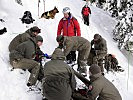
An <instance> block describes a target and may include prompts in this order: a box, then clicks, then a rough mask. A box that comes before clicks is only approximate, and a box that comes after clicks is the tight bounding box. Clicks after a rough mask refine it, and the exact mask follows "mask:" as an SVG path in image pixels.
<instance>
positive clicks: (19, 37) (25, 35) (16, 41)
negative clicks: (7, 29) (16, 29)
mask: <svg viewBox="0 0 133 100" xmlns="http://www.w3.org/2000/svg"><path fill="white" fill-rule="evenodd" d="M35 37H36V36H35V35H34V34H33V33H32V32H31V30H30V29H28V30H27V31H26V32H25V33H23V34H19V35H17V36H16V37H15V38H14V39H13V40H12V41H11V42H10V44H9V47H8V49H9V51H10V52H11V51H12V50H15V48H16V47H17V46H18V45H19V44H21V43H23V42H25V41H27V40H29V38H32V39H33V40H35Z"/></svg>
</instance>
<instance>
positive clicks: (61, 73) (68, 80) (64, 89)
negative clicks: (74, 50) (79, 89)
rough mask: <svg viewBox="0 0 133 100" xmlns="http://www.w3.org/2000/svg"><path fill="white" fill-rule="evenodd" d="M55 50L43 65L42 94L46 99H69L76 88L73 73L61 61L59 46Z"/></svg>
mask: <svg viewBox="0 0 133 100" xmlns="http://www.w3.org/2000/svg"><path fill="white" fill-rule="evenodd" d="M55 51H56V53H55V52H54V53H53V55H52V60H51V61H49V62H47V63H46V64H45V65H44V79H43V95H44V96H45V97H46V98H47V99H48V100H70V98H71V95H72V91H74V89H75V88H76V80H75V75H74V72H73V70H72V69H71V68H70V67H69V66H68V65H67V64H66V63H65V62H64V61H63V60H64V57H65V56H64V55H63V52H62V54H61V53H60V49H59V48H57V49H56V50H55ZM58 51H59V52H58ZM57 52H58V53H57ZM62 58H63V59H62Z"/></svg>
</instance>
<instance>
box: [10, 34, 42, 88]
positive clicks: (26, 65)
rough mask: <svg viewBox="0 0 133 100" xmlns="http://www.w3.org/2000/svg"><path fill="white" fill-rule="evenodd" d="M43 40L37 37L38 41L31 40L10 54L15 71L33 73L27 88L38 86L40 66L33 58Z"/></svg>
mask: <svg viewBox="0 0 133 100" xmlns="http://www.w3.org/2000/svg"><path fill="white" fill-rule="evenodd" d="M42 42H43V38H42V37H41V36H38V37H37V40H36V41H35V40H33V39H32V38H30V39H29V40H28V41H26V42H23V43H21V44H19V45H18V46H17V47H16V49H15V50H13V51H11V52H10V55H9V57H10V63H11V65H12V66H13V68H14V69H17V68H20V69H28V70H30V71H31V74H30V77H29V80H28V83H27V86H32V85H35V84H36V81H37V78H38V73H39V69H40V65H39V63H38V62H36V61H34V59H33V57H34V55H35V53H36V48H37V47H38V46H41V45H42Z"/></svg>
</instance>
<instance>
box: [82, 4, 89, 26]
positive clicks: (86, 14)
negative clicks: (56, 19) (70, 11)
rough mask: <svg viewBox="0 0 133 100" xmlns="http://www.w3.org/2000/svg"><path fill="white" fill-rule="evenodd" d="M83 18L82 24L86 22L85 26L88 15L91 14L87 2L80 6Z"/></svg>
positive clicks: (87, 22) (87, 21)
mask: <svg viewBox="0 0 133 100" xmlns="http://www.w3.org/2000/svg"><path fill="white" fill-rule="evenodd" d="M81 14H82V16H83V19H84V24H86V25H87V26H89V15H90V14H91V9H90V7H89V6H88V4H86V5H85V6H84V7H83V8H82V12H81Z"/></svg>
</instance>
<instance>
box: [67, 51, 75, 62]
mask: <svg viewBox="0 0 133 100" xmlns="http://www.w3.org/2000/svg"><path fill="white" fill-rule="evenodd" d="M66 59H67V61H68V60H70V61H76V51H71V52H70V53H69V54H68V55H67V56H66Z"/></svg>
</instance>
